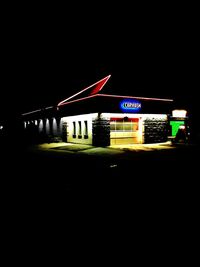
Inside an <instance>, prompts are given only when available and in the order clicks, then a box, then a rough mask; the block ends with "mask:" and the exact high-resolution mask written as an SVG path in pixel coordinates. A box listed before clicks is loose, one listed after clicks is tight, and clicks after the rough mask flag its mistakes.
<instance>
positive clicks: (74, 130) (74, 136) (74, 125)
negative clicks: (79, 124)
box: [72, 121, 76, 138]
mask: <svg viewBox="0 0 200 267" xmlns="http://www.w3.org/2000/svg"><path fill="white" fill-rule="evenodd" d="M72 137H73V138H76V122H75V121H73V135H72Z"/></svg>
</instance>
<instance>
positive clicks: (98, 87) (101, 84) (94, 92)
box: [90, 75, 110, 95]
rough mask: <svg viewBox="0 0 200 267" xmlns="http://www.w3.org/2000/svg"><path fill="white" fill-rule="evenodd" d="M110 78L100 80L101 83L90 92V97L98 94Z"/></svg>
mask: <svg viewBox="0 0 200 267" xmlns="http://www.w3.org/2000/svg"><path fill="white" fill-rule="evenodd" d="M109 78H110V75H109V76H107V77H105V78H104V79H102V80H101V81H99V82H98V83H97V84H96V86H95V88H94V89H93V90H92V92H91V93H90V95H94V94H96V93H98V92H99V91H100V90H101V89H102V88H103V86H104V85H105V83H106V82H107V80H108V79H109Z"/></svg>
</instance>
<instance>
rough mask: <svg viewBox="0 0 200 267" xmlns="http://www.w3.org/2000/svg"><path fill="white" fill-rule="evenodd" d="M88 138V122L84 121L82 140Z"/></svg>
mask: <svg viewBox="0 0 200 267" xmlns="http://www.w3.org/2000/svg"><path fill="white" fill-rule="evenodd" d="M87 138H88V122H87V121H84V139H87Z"/></svg>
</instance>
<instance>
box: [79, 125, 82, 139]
mask: <svg viewBox="0 0 200 267" xmlns="http://www.w3.org/2000/svg"><path fill="white" fill-rule="evenodd" d="M78 138H82V126H81V121H79V122H78Z"/></svg>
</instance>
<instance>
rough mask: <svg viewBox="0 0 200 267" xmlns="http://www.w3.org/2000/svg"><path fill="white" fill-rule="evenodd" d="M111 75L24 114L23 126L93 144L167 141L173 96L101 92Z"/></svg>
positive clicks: (64, 139) (46, 133)
mask: <svg viewBox="0 0 200 267" xmlns="http://www.w3.org/2000/svg"><path fill="white" fill-rule="evenodd" d="M109 78H110V75H108V76H106V77H105V78H103V79H101V80H100V81H98V82H96V83H94V84H92V85H90V86H89V87H87V88H85V89H83V90H81V91H79V92H78V93H76V94H74V95H72V96H71V97H68V98H67V99H64V100H62V101H60V102H59V103H58V104H57V105H55V106H52V107H48V108H44V109H40V110H35V111H32V112H27V113H24V114H22V116H23V122H24V128H25V129H27V127H30V126H31V125H32V127H33V128H34V129H36V130H37V132H38V134H39V135H40V134H45V135H46V136H51V137H53V138H54V137H55V138H61V139H62V140H63V141H65V142H71V143H80V144H90V145H94V146H109V145H113V144H132V143H137V144H140V143H159V142H165V141H167V138H168V135H169V129H170V122H169V118H170V116H171V112H172V104H173V100H172V99H160V98H147V97H134V96H123V95H108V94H101V93H100V91H101V90H102V88H103V87H104V86H105V84H106V83H107V82H108V80H109Z"/></svg>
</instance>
